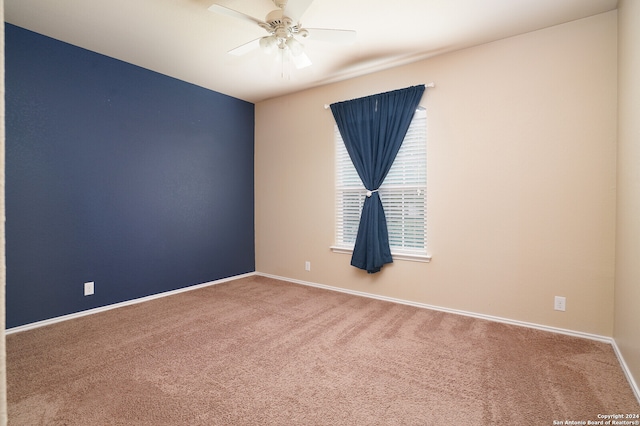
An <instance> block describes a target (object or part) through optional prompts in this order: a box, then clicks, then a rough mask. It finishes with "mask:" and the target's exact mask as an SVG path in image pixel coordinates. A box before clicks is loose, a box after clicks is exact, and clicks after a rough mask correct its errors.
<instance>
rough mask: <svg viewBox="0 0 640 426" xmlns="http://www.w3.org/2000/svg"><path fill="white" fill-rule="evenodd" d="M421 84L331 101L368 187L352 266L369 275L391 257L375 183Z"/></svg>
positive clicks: (387, 165)
mask: <svg viewBox="0 0 640 426" xmlns="http://www.w3.org/2000/svg"><path fill="white" fill-rule="evenodd" d="M424 90H425V86H424V84H423V85H419V86H413V87H407V88H405V89H400V90H394V91H392V92H386V93H380V94H378V95H372V96H367V97H364V98H359V99H353V100H351V101H344V102H337V103H334V104H331V112H332V113H333V117H334V118H335V120H336V124H337V125H338V130H339V131H340V135H341V136H342V140H343V141H344V144H345V147H346V148H347V152H348V153H349V156H350V157H351V161H352V162H353V165H354V167H355V169H356V171H357V172H358V175H359V176H360V179H361V180H362V183H363V184H364V186H365V188H366V189H367V196H366V198H365V200H364V206H363V207H362V213H361V215H360V225H359V227H358V235H357V237H356V242H355V246H354V248H353V256H352V257H351V265H353V266H355V267H356V268H360V269H364V270H366V271H367V272H369V273H370V274H372V273H375V272H379V271H380V269H381V268H382V266H383V265H385V264H387V263H391V262H393V259H392V258H391V249H390V248H389V234H388V231H387V220H386V218H385V215H384V209H383V208H382V201H381V200H380V196H379V195H378V188H379V187H380V185H382V182H383V181H384V178H385V177H386V176H387V173H388V172H389V169H390V168H391V165H392V164H393V160H395V158H396V154H398V151H399V150H400V146H401V145H402V141H403V140H404V137H405V135H406V134H407V130H408V129H409V125H410V124H411V120H412V119H413V114H414V113H415V111H416V108H417V107H418V103H419V102H420V99H421V98H422V94H423V93H424Z"/></svg>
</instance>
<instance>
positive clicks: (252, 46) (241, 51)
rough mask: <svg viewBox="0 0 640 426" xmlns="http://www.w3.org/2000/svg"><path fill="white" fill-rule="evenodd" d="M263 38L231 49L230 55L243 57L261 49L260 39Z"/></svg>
mask: <svg viewBox="0 0 640 426" xmlns="http://www.w3.org/2000/svg"><path fill="white" fill-rule="evenodd" d="M261 38H262V37H260V38H257V39H255V40H251V41H250V42H248V43H245V44H242V45H240V46H238V47H236V48H235V49H231V50H230V51H229V53H230V54H231V55H235V56H242V55H245V54H247V53H249V52H251V51H252V50H256V49H258V48H259V47H260V39H261Z"/></svg>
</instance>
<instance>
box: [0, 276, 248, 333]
mask: <svg viewBox="0 0 640 426" xmlns="http://www.w3.org/2000/svg"><path fill="white" fill-rule="evenodd" d="M255 274H256V273H255V272H249V273H246V274H241V275H234V276H232V277H228V278H222V279H220V280H215V281H209V282H206V283H202V284H196V285H192V286H188V287H183V288H179V289H177V290H171V291H166V292H164V293H158V294H152V295H151V296H145V297H140V298H138V299H132V300H126V301H124V302H120V303H114V304H112V305H106V306H100V307H98V308H94V309H88V310H86V311H80V312H75V313H73V314H69V315H63V316H60V317H55V318H50V319H46V320H42V321H37V322H32V323H29V324H25V325H20V326H18V327H12V328H8V329H6V330H5V334H12V333H19V332H21V331H26V330H31V329H34V328H38V327H44V326H46V325H51V324H55V323H58V322H62V321H67V320H70V319H74V318H80V317H84V316H87V315H93V314H97V313H99V312H104V311H109V310H111V309H117V308H122V307H123V306H129V305H135V304H137V303H142V302H148V301H149V300H153V299H159V298H161V297H167V296H172V295H174V294H179V293H184V292H185V291H191V290H197V289H199V288H203V287H209V286H212V285H216V284H222V283H226V282H229V281H233V280H237V279H239V278H245V277H250V276H253V275H255Z"/></svg>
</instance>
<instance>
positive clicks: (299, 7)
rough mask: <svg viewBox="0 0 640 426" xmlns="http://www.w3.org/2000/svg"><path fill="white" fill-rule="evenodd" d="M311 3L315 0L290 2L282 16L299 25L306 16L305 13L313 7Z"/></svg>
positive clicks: (290, 0)
mask: <svg viewBox="0 0 640 426" xmlns="http://www.w3.org/2000/svg"><path fill="white" fill-rule="evenodd" d="M311 3H313V0H288V1H287V5H286V6H285V7H284V10H283V12H282V14H283V15H284V16H288V17H289V18H291V19H292V20H293V22H294V23H297V22H298V21H300V18H301V17H302V15H304V12H306V11H307V9H308V8H309V6H311Z"/></svg>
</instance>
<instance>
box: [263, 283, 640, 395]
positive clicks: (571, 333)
mask: <svg viewBox="0 0 640 426" xmlns="http://www.w3.org/2000/svg"><path fill="white" fill-rule="evenodd" d="M256 275H259V276H263V277H267V278H273V279H277V280H282V281H288V282H292V283H295V284H301V285H306V286H310V287H317V288H322V289H325V290H331V291H338V292H341V293H347V294H351V295H354V296H362V297H368V298H371V299H378V300H384V301H387V302H394V303H400V304H402V305H409V306H415V307H417V308H424V309H431V310H435V311H441V312H447V313H451V314H456V315H463V316H467V317H473V318H478V319H484V320H488V321H495V322H501V323H504V324H512V325H517V326H520V327H528V328H534V329H537V330H542V331H548V332H551V333H559V334H565V335H568V336H574V337H580V338H583V339H590V340H597V341H599V342H604V343H608V344H610V345H611V346H612V347H613V351H614V352H615V354H616V356H617V357H618V361H619V363H620V367H621V368H622V371H623V372H624V374H625V376H626V378H627V381H628V382H629V385H630V386H631V390H632V391H633V393H634V394H635V397H636V399H637V400H638V402H639V403H640V389H639V388H638V385H637V383H636V381H635V380H634V378H633V375H632V374H631V371H630V370H629V367H628V366H627V363H626V362H625V361H624V358H623V356H622V353H621V352H620V349H619V348H618V345H617V344H616V341H615V339H614V338H612V337H608V336H601V335H598V334H591V333H584V332H581V331H575V330H567V329H564V328H558V327H551V326H548V325H541V324H535V323H530V322H526V321H518V320H513V319H509V318H502V317H496V316H493V315H485V314H478V313H475V312H468V311H462V310H459V309H450V308H444V307H441V306H434V305H428V304H426V303H419V302H412V301H409V300H403V299H396V298H394V297H387V296H381V295H377V294H373V293H365V292H361V291H355V290H349V289H344V288H340V287H333V286H328V285H324V284H318V283H313V282H309V281H302V280H297V279H293V278H286V277H280V276H277V275H271V274H265V273H262V272H256Z"/></svg>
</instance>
